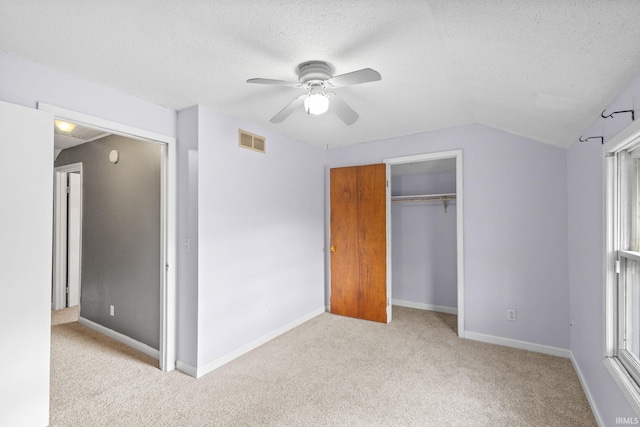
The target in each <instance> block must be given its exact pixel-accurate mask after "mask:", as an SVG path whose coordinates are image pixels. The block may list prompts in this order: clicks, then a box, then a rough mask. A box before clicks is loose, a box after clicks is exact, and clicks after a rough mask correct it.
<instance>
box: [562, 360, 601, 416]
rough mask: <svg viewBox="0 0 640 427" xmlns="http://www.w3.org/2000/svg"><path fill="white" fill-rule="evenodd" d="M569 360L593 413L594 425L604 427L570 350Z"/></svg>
mask: <svg viewBox="0 0 640 427" xmlns="http://www.w3.org/2000/svg"><path fill="white" fill-rule="evenodd" d="M569 358H570V359H571V364H572V365H573V369H574V370H575V371H576V375H577V376H578V380H579V381H580V385H581V386H582V391H584V394H585V396H587V402H589V407H591V412H593V417H594V418H595V419H596V423H598V425H599V426H603V425H605V423H604V421H603V420H602V416H601V415H600V412H599V411H598V407H597V406H596V402H595V399H594V398H593V395H592V394H591V390H590V389H589V386H588V385H587V381H586V379H585V378H584V376H583V375H582V371H581V370H580V366H579V365H578V362H577V361H576V358H575V357H573V352H572V351H571V350H569Z"/></svg>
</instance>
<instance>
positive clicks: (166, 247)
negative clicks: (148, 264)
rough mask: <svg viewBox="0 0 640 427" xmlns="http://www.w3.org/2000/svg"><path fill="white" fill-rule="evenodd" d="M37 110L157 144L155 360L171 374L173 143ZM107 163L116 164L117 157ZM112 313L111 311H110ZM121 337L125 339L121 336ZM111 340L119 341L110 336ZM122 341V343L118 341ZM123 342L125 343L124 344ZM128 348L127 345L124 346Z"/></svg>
mask: <svg viewBox="0 0 640 427" xmlns="http://www.w3.org/2000/svg"><path fill="white" fill-rule="evenodd" d="M38 109H40V110H43V111H47V112H50V113H52V114H53V115H54V116H55V118H56V119H60V120H64V121H67V122H70V123H76V124H79V125H82V126H85V127H88V128H92V129H96V130H100V131H103V132H105V133H107V134H110V135H116V136H121V137H125V138H131V139H135V140H141V141H147V142H152V143H156V144H161V146H162V150H161V175H160V176H161V178H160V181H161V182H160V194H161V203H160V218H161V219H160V223H161V227H160V230H161V231H160V241H161V249H160V257H161V262H160V266H161V267H160V270H161V271H160V273H159V274H160V284H159V287H160V298H159V305H160V307H159V313H160V315H159V318H160V322H159V344H158V348H159V349H158V351H157V354H156V357H157V358H158V359H159V366H160V369H162V370H163V371H171V370H173V369H175V361H176V337H175V330H176V328H175V322H176V309H175V298H176V279H175V266H176V262H175V260H176V254H175V249H176V216H175V212H176V193H175V191H176V169H175V164H176V140H175V138H172V137H167V136H164V135H159V134H155V133H152V132H148V131H145V130H142V129H137V128H133V127H131V126H127V125H122V124H119V123H116V122H111V121H108V120H104V119H101V118H97V117H93V116H88V115H85V114H82V113H77V112H74V111H71V110H66V109H63V108H60V107H56V106H52V105H48V104H39V105H38ZM108 154H109V161H112V162H117V161H118V159H117V155H116V156H114V157H112V153H108ZM112 312H113V311H112ZM122 337H125V336H124V335H122ZM112 338H116V339H118V338H121V337H117V336H112ZM120 340H121V341H122V339H120ZM125 341H126V340H125ZM125 343H126V344H129V345H130V344H131V343H130V342H125Z"/></svg>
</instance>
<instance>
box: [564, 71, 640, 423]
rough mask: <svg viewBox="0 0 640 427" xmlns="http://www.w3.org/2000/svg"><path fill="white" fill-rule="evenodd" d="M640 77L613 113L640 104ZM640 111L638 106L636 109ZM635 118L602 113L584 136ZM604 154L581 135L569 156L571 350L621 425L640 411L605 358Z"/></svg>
mask: <svg viewBox="0 0 640 427" xmlns="http://www.w3.org/2000/svg"><path fill="white" fill-rule="evenodd" d="M639 104H640V77H636V78H635V79H634V80H633V81H632V82H631V83H630V84H629V85H628V87H627V88H626V89H625V90H624V91H623V92H622V93H620V95H618V97H616V99H614V100H613V102H612V103H611V104H610V105H609V106H608V107H607V109H606V111H607V113H610V112H613V111H620V110H629V109H633V108H637V106H638V105H639ZM636 114H638V111H637V110H636ZM629 124H631V116H630V114H618V115H614V118H610V119H603V118H600V117H599V116H598V118H596V119H595V120H594V122H593V123H592V124H591V125H590V126H589V128H587V129H585V131H584V134H583V136H584V137H589V136H601V135H604V136H605V142H606V141H608V140H610V139H611V138H612V137H613V136H615V135H616V134H618V133H619V132H620V131H622V130H623V129H624V128H625V127H627V126H628V125H629ZM603 166H604V164H603V157H602V145H601V144H600V140H590V141H589V142H586V143H585V142H578V141H576V142H575V143H574V144H573V145H572V146H571V147H570V149H569V151H568V156H567V188H568V218H569V231H568V236H569V240H568V244H569V246H568V250H569V286H570V298H571V306H570V316H571V318H573V319H574V327H573V329H572V331H571V352H572V354H573V359H574V363H575V365H576V366H577V368H578V370H579V372H580V374H581V376H582V380H583V381H584V385H585V386H586V391H587V393H588V394H589V395H590V397H591V403H592V405H594V406H595V410H596V412H597V413H598V414H599V416H600V418H601V419H602V421H603V423H604V425H607V426H609V425H615V419H616V418H617V417H632V418H633V417H635V416H636V414H635V412H634V411H633V410H632V408H631V407H630V406H629V404H628V403H627V401H626V399H625V397H624V395H623V394H622V392H621V391H620V389H619V388H618V387H617V385H616V384H615V383H614V382H613V378H612V377H611V375H610V374H609V372H608V371H607V370H606V368H605V366H604V363H603V354H604V312H603V307H604V300H603V295H604V291H603V289H604V283H603V275H602V274H603V271H602V267H603V265H602V264H603V251H604V247H603V234H602V233H603V228H604V222H603V221H604V219H603V208H604V207H603V198H604V187H603V174H604V168H603Z"/></svg>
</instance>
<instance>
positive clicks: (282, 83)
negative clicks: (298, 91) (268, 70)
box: [247, 79, 300, 87]
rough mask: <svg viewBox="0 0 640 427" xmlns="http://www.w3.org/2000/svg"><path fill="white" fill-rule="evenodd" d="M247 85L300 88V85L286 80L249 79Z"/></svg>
mask: <svg viewBox="0 0 640 427" xmlns="http://www.w3.org/2000/svg"><path fill="white" fill-rule="evenodd" d="M247 83H258V84H261V85H276V86H291V87H299V86H300V83H297V82H287V81H284V80H274V79H249V80H247Z"/></svg>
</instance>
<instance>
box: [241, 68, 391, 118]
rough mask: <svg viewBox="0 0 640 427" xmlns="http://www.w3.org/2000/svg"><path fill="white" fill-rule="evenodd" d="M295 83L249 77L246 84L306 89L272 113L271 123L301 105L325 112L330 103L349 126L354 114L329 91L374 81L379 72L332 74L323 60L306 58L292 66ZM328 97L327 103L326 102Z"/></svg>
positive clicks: (359, 71) (376, 79)
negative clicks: (306, 59) (294, 67)
mask: <svg viewBox="0 0 640 427" xmlns="http://www.w3.org/2000/svg"><path fill="white" fill-rule="evenodd" d="M296 72H297V74H298V82H297V83H296V82H287V81H284V80H273V79H249V80H247V83H258V84H264V85H276V86H290V87H296V88H301V89H304V90H306V93H305V94H303V95H300V96H298V97H297V98H296V99H294V100H293V101H291V102H290V103H289V104H288V105H287V106H286V107H284V108H283V109H282V110H281V111H280V112H279V113H278V114H276V115H275V116H273V117H272V118H271V120H270V122H271V123H280V122H282V121H283V120H284V119H286V118H287V117H289V115H290V114H291V113H293V111H294V110H295V109H296V108H299V107H301V106H304V110H305V111H306V112H307V114H314V115H319V114H323V113H325V112H326V111H327V110H328V109H329V104H331V111H333V112H334V113H335V114H336V115H337V116H338V117H339V118H340V119H341V120H342V121H343V122H345V124H347V125H352V124H354V123H355V122H356V120H358V117H360V116H359V115H358V113H356V112H355V111H354V110H353V108H351V107H349V106H348V105H347V104H346V103H345V102H344V101H342V100H341V99H340V98H338V97H337V96H336V94H335V93H334V92H331V91H329V90H331V89H335V88H339V87H344V86H351V85H357V84H361V83H368V82H375V81H378V80H381V79H382V76H380V73H378V72H377V71H376V70H372V69H371V68H363V69H362V70H358V71H352V72H351V73H346V74H341V75H339V76H334V75H333V72H334V69H333V67H332V66H331V64H329V63H328V62H325V61H307V62H303V63H302V64H300V65H298V67H297V68H296ZM329 99H331V102H329Z"/></svg>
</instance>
